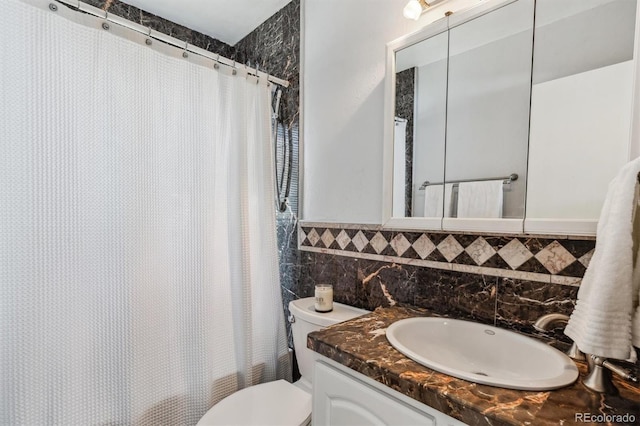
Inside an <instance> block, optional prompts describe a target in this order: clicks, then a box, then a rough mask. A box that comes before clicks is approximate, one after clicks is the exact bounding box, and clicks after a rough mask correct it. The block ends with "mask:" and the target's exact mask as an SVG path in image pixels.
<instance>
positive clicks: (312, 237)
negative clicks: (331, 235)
mask: <svg viewBox="0 0 640 426" xmlns="http://www.w3.org/2000/svg"><path fill="white" fill-rule="evenodd" d="M307 238H308V239H309V242H310V243H311V245H312V246H313V247H315V246H316V244H318V241H320V235H318V231H316V228H313V229H312V230H311V231H310V232H309V233H308V234H307Z"/></svg>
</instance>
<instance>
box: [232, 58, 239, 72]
mask: <svg viewBox="0 0 640 426" xmlns="http://www.w3.org/2000/svg"><path fill="white" fill-rule="evenodd" d="M231 74H232V75H236V74H238V70H237V69H236V60H235V59H234V60H233V71H231Z"/></svg>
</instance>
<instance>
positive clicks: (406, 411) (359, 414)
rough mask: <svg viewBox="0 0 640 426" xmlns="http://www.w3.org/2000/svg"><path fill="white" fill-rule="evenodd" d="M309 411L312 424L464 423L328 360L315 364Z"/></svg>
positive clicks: (447, 425) (454, 425) (459, 425)
mask: <svg viewBox="0 0 640 426" xmlns="http://www.w3.org/2000/svg"><path fill="white" fill-rule="evenodd" d="M312 413H313V414H312V423H313V425H314V426H329V425H330V426H341V425H343V426H354V425H359V426H360V425H403V426H410V425H425V426H431V425H434V426H436V425H437V426H462V425H464V423H462V422H460V421H458V420H456V419H454V418H453V417H449V416H447V415H445V414H443V413H441V412H439V411H437V410H435V409H433V408H431V407H428V406H426V405H424V404H422V403H419V402H418V401H414V400H412V399H411V398H409V397H407V396H405V395H402V394H400V393H398V392H396V391H394V390H392V389H390V388H388V387H386V386H384V385H382V384H380V383H378V382H376V381H374V380H372V379H370V378H368V377H366V376H364V375H362V374H360V373H357V372H355V371H353V370H350V369H348V368H346V367H343V366H341V365H339V364H337V363H335V362H333V361H331V360H329V359H326V360H325V359H322V360H319V361H316V364H315V368H314V377H313V411H312Z"/></svg>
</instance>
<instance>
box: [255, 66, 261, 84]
mask: <svg viewBox="0 0 640 426" xmlns="http://www.w3.org/2000/svg"><path fill="white" fill-rule="evenodd" d="M258 67H259V65H258V63H257V62H256V84H260V76H259V75H258Z"/></svg>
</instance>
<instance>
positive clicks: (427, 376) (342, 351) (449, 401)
mask: <svg viewBox="0 0 640 426" xmlns="http://www.w3.org/2000/svg"><path fill="white" fill-rule="evenodd" d="M416 316H430V313H429V312H428V311H426V310H423V309H416V308H411V307H401V306H394V307H390V308H378V309H376V310H375V311H374V312H372V313H370V314H367V315H364V316H362V317H359V318H356V319H353V320H350V321H346V322H343V323H340V324H336V325H333V326H330V327H327V328H325V329H323V330H320V331H315V332H312V333H309V336H308V338H307V346H308V347H309V348H310V349H312V350H314V351H315V352H318V353H320V354H322V355H324V356H326V357H328V358H330V359H332V360H334V361H336V362H338V363H340V364H342V365H344V366H346V367H349V368H351V369H353V370H355V371H357V372H359V373H361V374H364V375H365V376H367V377H370V378H372V379H374V380H376V381H378V382H380V383H383V384H385V385H387V386H389V387H390V388H392V389H395V390H396V391H398V392H400V393H402V394H404V395H407V396H409V397H411V398H413V399H415V400H417V401H420V402H422V403H424V404H426V405H429V406H431V407H433V408H435V409H437V410H439V411H441V412H442V413H445V414H447V415H449V416H451V417H454V418H456V419H458V420H461V421H463V422H465V423H467V424H469V425H474V426H475V425H535V426H538V425H541V426H542V425H572V424H584V422H581V421H576V420H579V419H576V413H588V414H589V415H591V416H596V415H599V414H606V415H624V414H632V415H633V416H635V421H632V422H628V423H624V422H621V423H613V422H606V421H605V422H604V423H601V424H640V389H639V388H638V387H637V386H634V385H633V384H631V383H628V382H624V381H621V380H618V379H617V378H614V382H615V385H616V387H617V388H618V390H619V391H620V392H619V395H617V396H605V395H601V394H598V393H595V392H591V391H590V390H588V389H587V388H585V387H584V385H583V384H582V382H581V378H583V377H584V376H585V375H586V373H587V366H586V364H584V363H577V364H578V369H579V370H580V378H579V379H578V380H577V381H576V382H575V383H574V384H573V385H570V386H567V387H565V388H562V389H557V390H553V391H544V392H541V391H518V390H511V389H502V388H497V387H493V386H487V385H481V384H476V383H471V382H467V381H465V380H462V379H457V378H455V377H451V376H448V375H446V374H442V373H438V372H436V371H434V370H431V369H429V368H427V367H424V366H422V365H420V364H418V363H416V362H414V361H412V360H410V359H409V358H407V357H405V356H404V355H402V354H401V353H400V352H398V351H396V350H395V349H394V348H393V347H392V346H391V345H390V344H389V342H388V341H387V339H386V337H385V329H386V328H387V327H388V326H389V325H391V324H392V323H393V322H395V321H398V320H401V319H404V318H410V317H416ZM628 417H630V416H628Z"/></svg>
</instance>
